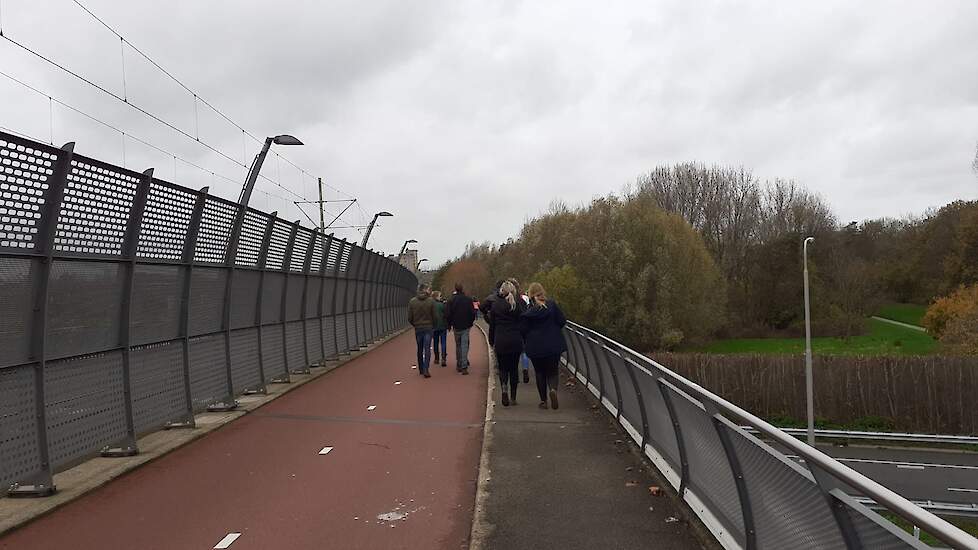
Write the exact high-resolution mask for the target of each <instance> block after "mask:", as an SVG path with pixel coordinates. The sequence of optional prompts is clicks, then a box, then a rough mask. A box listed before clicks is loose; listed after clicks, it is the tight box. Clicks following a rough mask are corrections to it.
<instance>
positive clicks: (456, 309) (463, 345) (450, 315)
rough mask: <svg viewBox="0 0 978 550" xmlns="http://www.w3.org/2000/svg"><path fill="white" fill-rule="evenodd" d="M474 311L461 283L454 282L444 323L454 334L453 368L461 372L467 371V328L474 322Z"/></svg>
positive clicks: (465, 372)
mask: <svg viewBox="0 0 978 550" xmlns="http://www.w3.org/2000/svg"><path fill="white" fill-rule="evenodd" d="M475 312H476V307H475V304H474V302H473V300H472V298H471V297H470V296H468V295H466V294H465V288H464V287H463V286H462V283H455V293H454V294H452V297H451V298H449V299H448V304H447V305H446V306H445V324H446V325H448V329H449V330H451V331H452V332H453V333H454V334H455V370H456V371H457V372H460V373H462V374H468V373H469V330H470V329H471V328H472V325H473V324H474V323H475Z"/></svg>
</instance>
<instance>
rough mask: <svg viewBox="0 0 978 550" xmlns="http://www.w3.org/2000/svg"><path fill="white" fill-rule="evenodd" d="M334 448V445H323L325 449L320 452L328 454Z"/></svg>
mask: <svg viewBox="0 0 978 550" xmlns="http://www.w3.org/2000/svg"><path fill="white" fill-rule="evenodd" d="M332 450H333V448H332V447H323V450H321V451H319V454H321V455H328V454H329V452H330V451H332Z"/></svg>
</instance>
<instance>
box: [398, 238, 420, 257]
mask: <svg viewBox="0 0 978 550" xmlns="http://www.w3.org/2000/svg"><path fill="white" fill-rule="evenodd" d="M417 242H418V241H416V240H414V239H408V240H406V241H404V246H402V247H401V251H400V252H398V253H397V259H398V260H400V259H401V256H403V255H404V251H405V250H407V245H408V244H410V243H417Z"/></svg>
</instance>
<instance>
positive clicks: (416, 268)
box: [414, 258, 428, 271]
mask: <svg viewBox="0 0 978 550" xmlns="http://www.w3.org/2000/svg"><path fill="white" fill-rule="evenodd" d="M427 261H428V258H422V259H420V260H418V265H416V266H414V270H415V271H418V270H419V269H421V262H427Z"/></svg>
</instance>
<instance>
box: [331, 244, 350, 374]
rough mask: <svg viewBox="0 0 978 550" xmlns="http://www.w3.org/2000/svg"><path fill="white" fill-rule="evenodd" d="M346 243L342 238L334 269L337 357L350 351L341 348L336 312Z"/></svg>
mask: <svg viewBox="0 0 978 550" xmlns="http://www.w3.org/2000/svg"><path fill="white" fill-rule="evenodd" d="M346 245H347V242H346V239H340V247H339V249H337V251H336V266H335V267H334V269H333V343H334V345H335V346H336V347H335V348H334V349H335V350H336V356H337V357H339V356H340V355H343V354H344V353H346V352H347V351H348V350H340V334H339V326H340V320H339V319H338V318H337V313H336V298H337V294H338V293H339V288H340V260H342V259H343V251H344V250H346ZM344 322H346V321H344Z"/></svg>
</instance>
